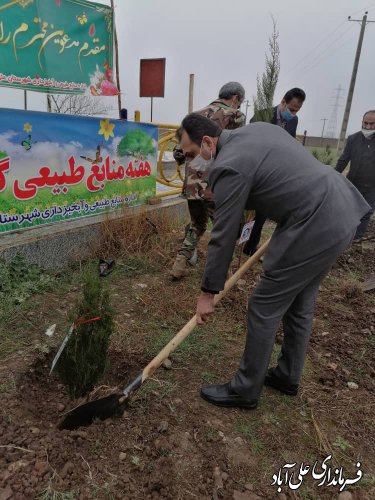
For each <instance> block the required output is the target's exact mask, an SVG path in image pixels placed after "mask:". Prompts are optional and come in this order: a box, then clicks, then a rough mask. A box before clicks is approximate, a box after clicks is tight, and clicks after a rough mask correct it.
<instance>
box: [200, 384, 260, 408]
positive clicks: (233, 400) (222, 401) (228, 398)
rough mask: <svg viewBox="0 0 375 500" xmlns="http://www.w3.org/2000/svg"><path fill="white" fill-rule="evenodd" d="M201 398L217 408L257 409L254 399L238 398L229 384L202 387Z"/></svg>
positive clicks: (256, 402)
mask: <svg viewBox="0 0 375 500" xmlns="http://www.w3.org/2000/svg"><path fill="white" fill-rule="evenodd" d="M201 397H202V398H203V399H205V400H206V401H208V402H209V403H212V404H214V405H217V406H226V407H231V406H234V407H237V408H247V409H248V410H253V409H255V408H256V407H257V405H258V401H257V400H256V399H246V398H244V397H243V396H240V395H239V394H237V393H236V392H234V391H233V390H232V389H231V388H230V383H229V382H228V383H227V384H222V385H208V386H206V387H202V389H201Z"/></svg>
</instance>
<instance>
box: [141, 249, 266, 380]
mask: <svg viewBox="0 0 375 500" xmlns="http://www.w3.org/2000/svg"><path fill="white" fill-rule="evenodd" d="M269 241H270V240H269V239H268V240H267V241H266V242H265V243H264V244H263V245H262V246H261V247H260V248H259V250H257V251H256V252H255V253H254V255H252V256H251V257H250V258H249V259H247V261H246V262H245V263H244V264H243V265H242V266H241V267H240V268H239V269H238V271H237V272H235V273H234V274H233V276H231V277H230V278H229V279H228V280H227V282H226V283H225V287H224V290H222V291H221V292H220V293H218V294H217V295H215V299H214V304H215V305H216V304H217V303H218V302H219V301H220V300H221V299H222V298H223V297H224V296H225V295H226V294H227V293H228V292H229V290H230V289H231V288H232V287H233V285H235V284H236V283H237V281H238V280H239V279H240V278H241V277H242V276H243V275H244V274H245V273H246V272H247V271H248V270H249V269H250V268H251V267H252V266H253V265H254V264H255V263H256V262H258V260H259V259H260V258H261V256H262V255H263V254H264V253H265V251H266V250H267V247H268V243H269ZM196 325H197V316H196V315H195V314H194V316H193V317H192V318H191V320H190V321H188V322H187V323H186V325H185V326H184V327H183V328H181V330H180V331H179V332H178V333H177V334H176V335H175V336H174V337H173V339H172V340H170V341H169V342H168V344H167V345H166V346H165V347H164V348H163V349H162V350H161V351H160V352H159V354H157V355H156V356H155V357H154V359H153V360H151V361H150V363H149V364H148V365H147V366H146V368H144V370H143V374H142V382H143V381H144V380H146V378H148V377H149V376H150V375H152V374H153V373H154V371H155V370H157V369H158V368H159V366H160V365H161V364H162V363H163V361H164V360H165V359H167V358H168V356H169V355H170V354H171V353H172V352H173V351H175V350H176V348H177V347H178V346H179V345H180V344H181V342H182V341H183V340H185V339H186V337H187V336H188V335H189V334H190V333H191V332H192V330H193V329H194V327H195V326H196Z"/></svg>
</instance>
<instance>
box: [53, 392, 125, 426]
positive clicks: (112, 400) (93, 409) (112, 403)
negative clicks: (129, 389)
mask: <svg viewBox="0 0 375 500" xmlns="http://www.w3.org/2000/svg"><path fill="white" fill-rule="evenodd" d="M120 399H121V401H120ZM126 403H127V402H126V401H124V394H123V393H120V394H111V395H110V396H106V397H105V398H101V399H97V400H95V401H90V402H89V403H86V404H83V405H81V406H78V407H77V408H74V409H73V410H71V411H70V412H69V413H68V414H67V415H66V416H65V418H64V419H63V420H62V422H60V424H59V429H60V430H62V429H68V430H74V429H78V427H83V426H84V427H87V426H89V425H91V424H92V423H93V421H94V420H96V419H98V420H105V419H107V418H110V417H120V416H121V415H122V414H123V413H124V410H125V407H126Z"/></svg>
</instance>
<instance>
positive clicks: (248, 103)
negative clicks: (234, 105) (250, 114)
mask: <svg viewBox="0 0 375 500" xmlns="http://www.w3.org/2000/svg"><path fill="white" fill-rule="evenodd" d="M244 104H245V106H246V111H245V122H246V123H247V110H248V109H249V108H250V101H249V99H246V101H245V102H244Z"/></svg>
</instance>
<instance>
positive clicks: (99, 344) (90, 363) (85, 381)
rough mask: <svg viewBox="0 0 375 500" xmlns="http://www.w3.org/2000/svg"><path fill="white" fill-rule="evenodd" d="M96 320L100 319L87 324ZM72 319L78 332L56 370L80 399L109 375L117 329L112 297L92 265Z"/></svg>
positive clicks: (69, 343) (85, 274)
mask: <svg viewBox="0 0 375 500" xmlns="http://www.w3.org/2000/svg"><path fill="white" fill-rule="evenodd" d="M94 318H100V319H98V320H95V321H90V322H87V323H85V321H86V320H89V319H94ZM71 319H72V322H73V321H75V323H76V328H75V329H74V332H73V334H72V336H71V337H70V339H69V341H68V343H67V345H66V347H65V349H64V351H63V353H62V354H61V357H60V359H59V360H58V362H57V365H56V369H57V372H58V374H59V376H60V378H61V380H62V382H63V383H64V384H65V385H66V386H67V388H68V391H69V394H70V395H71V396H72V397H80V396H83V395H85V394H87V393H88V392H89V391H90V390H92V388H93V387H94V385H95V384H96V383H97V382H98V380H99V379H100V377H101V376H102V375H103V373H104V371H105V368H106V364H107V352H108V346H109V340H110V336H111V334H112V332H113V328H114V323H113V310H112V307H111V305H110V297H109V293H108V290H104V289H103V286H102V283H101V281H100V278H99V273H98V269H97V267H96V266H93V265H90V266H89V267H88V268H87V270H86V271H85V273H84V286H83V297H82V299H81V301H80V303H79V304H78V305H77V307H76V308H75V309H74V311H73V313H72V315H71ZM80 323H83V324H80Z"/></svg>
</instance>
